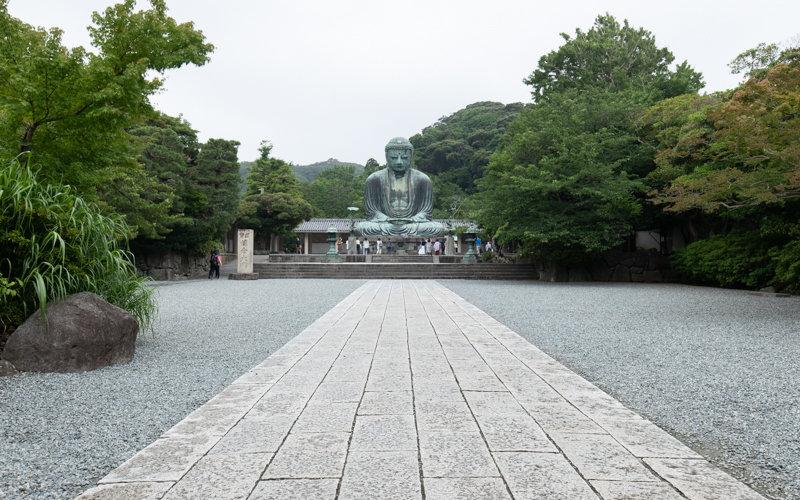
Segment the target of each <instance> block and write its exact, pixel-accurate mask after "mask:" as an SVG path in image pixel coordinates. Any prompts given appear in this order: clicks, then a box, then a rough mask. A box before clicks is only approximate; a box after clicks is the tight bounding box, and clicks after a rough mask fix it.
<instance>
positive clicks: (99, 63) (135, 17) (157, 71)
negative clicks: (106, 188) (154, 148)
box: [0, 0, 214, 193]
mask: <svg viewBox="0 0 800 500" xmlns="http://www.w3.org/2000/svg"><path fill="white" fill-rule="evenodd" d="M150 3H151V6H152V8H151V9H150V10H143V11H139V12H134V6H135V0H125V1H124V2H123V3H120V4H117V5H115V6H113V7H109V8H108V9H106V11H105V12H104V13H102V14H100V13H95V14H94V15H93V16H92V22H93V23H94V26H92V27H90V28H89V34H90V36H91V39H92V44H93V45H94V46H95V47H97V48H98V49H99V53H98V54H94V53H92V52H88V51H86V50H85V49H84V48H83V47H76V48H73V49H71V50H70V49H67V48H66V47H64V46H63V45H61V36H62V32H61V30H59V29H58V28H54V29H51V30H50V31H45V30H44V29H41V28H33V27H31V26H29V25H27V24H25V23H23V22H22V21H20V20H18V19H15V18H13V17H11V16H10V15H9V13H8V9H7V6H6V0H3V1H2V2H1V3H0V39H3V40H4V43H3V44H2V45H1V46H0V95H2V96H3V99H2V100H0V114H1V115H3V118H4V119H3V120H2V125H0V147H2V148H3V149H5V150H7V151H14V150H17V151H23V152H24V151H32V152H33V153H35V154H36V158H37V161H38V162H39V163H40V164H42V165H44V166H45V168H44V169H43V171H42V172H41V174H43V175H46V176H47V177H48V178H50V179H53V180H56V181H61V182H64V183H66V184H70V185H73V186H76V187H77V188H78V189H79V190H80V191H81V192H82V193H83V192H87V193H91V190H92V188H93V187H94V186H96V185H97V184H99V183H100V182H102V180H103V179H104V178H105V176H107V175H110V174H109V173H108V172H106V170H108V169H112V170H113V169H116V168H133V167H135V165H133V164H132V163H131V161H130V159H131V158H132V157H134V156H135V154H131V153H132V147H133V145H132V143H131V141H130V140H129V138H128V136H127V134H126V133H125V129H127V128H129V127H131V126H132V125H135V124H136V123H137V122H139V121H140V120H142V119H143V118H145V117H146V116H148V115H150V114H151V113H152V107H151V105H150V102H149V99H148V97H149V96H150V95H153V94H154V93H156V92H157V91H158V90H159V89H160V88H161V86H162V84H163V81H162V80H161V79H160V78H159V77H158V76H157V75H161V74H163V73H164V72H165V71H166V70H168V69H173V68H179V67H181V66H183V65H184V64H194V65H198V66H201V65H203V64H205V63H206V62H208V60H209V58H208V54H209V53H210V52H211V51H212V50H213V48H214V47H213V46H212V45H210V44H206V43H204V40H205V37H204V36H203V34H202V32H200V31H198V30H195V29H194V27H193V25H192V23H184V24H178V23H177V22H176V21H175V20H174V19H172V18H170V17H168V16H167V14H166V11H167V8H166V5H165V3H164V1H163V0H151V2H150ZM154 75H156V76H154Z"/></svg>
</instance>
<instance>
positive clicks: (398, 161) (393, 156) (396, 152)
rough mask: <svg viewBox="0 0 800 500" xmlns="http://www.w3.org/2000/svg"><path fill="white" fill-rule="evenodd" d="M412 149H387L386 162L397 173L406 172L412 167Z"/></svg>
mask: <svg viewBox="0 0 800 500" xmlns="http://www.w3.org/2000/svg"><path fill="white" fill-rule="evenodd" d="M411 157H412V151H411V150H410V149H390V150H388V151H386V164H387V165H389V168H391V169H392V171H393V172H394V173H396V174H404V173H405V172H406V171H407V170H408V169H409V168H411Z"/></svg>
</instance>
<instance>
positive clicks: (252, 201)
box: [237, 192, 314, 238]
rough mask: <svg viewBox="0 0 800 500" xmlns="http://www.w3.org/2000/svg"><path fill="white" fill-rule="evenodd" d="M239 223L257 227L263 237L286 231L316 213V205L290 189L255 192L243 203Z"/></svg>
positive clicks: (244, 226) (240, 207)
mask: <svg viewBox="0 0 800 500" xmlns="http://www.w3.org/2000/svg"><path fill="white" fill-rule="evenodd" d="M238 215H239V218H238V222H237V225H238V226H239V227H240V228H243V229H255V230H257V231H258V232H259V235H260V237H262V238H264V237H266V236H268V235H270V234H277V235H286V234H289V233H291V232H292V231H294V228H296V227H297V226H298V225H299V224H300V223H301V222H303V221H304V220H308V219H310V218H311V217H313V216H314V208H313V207H312V206H311V205H310V204H309V203H308V202H307V201H306V200H304V199H303V198H300V197H297V196H292V195H290V194H288V193H266V192H265V193H264V194H257V195H251V196H248V197H247V198H245V199H244V200H243V201H242V202H241V203H240V204H239V214H238Z"/></svg>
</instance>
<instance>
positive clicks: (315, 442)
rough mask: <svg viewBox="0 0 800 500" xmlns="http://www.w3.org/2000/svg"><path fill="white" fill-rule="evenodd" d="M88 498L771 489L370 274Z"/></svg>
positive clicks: (536, 357) (424, 289)
mask: <svg viewBox="0 0 800 500" xmlns="http://www.w3.org/2000/svg"><path fill="white" fill-rule="evenodd" d="M78 498H79V499H81V500H87V499H93V500H100V499H130V500H145V499H147V500H169V499H179V498H193V499H194V498H220V499H249V500H257V499H258V500H267V499H280V500H291V499H304V500H305V499H332V500H333V499H337V500H339V499H341V500H350V499H377V498H380V499H409V500H415V499H420V500H421V499H427V500H439V499H447V500H451V499H502V500H508V499H516V500H523V499H525V500H528V499H541V500H553V499H565V500H583V499H587V500H588V499H591V500H598V499H603V500H637V499H664V500H672V499H681V498H683V499H686V498H688V499H690V500H711V499H723V498H724V499H732V500H754V499H763V497H762V496H760V495H759V494H757V493H756V492H754V491H753V490H751V489H750V488H748V487H747V486H745V485H744V484H742V483H740V482H738V481H736V480H735V479H733V478H732V477H730V476H729V475H728V474H726V473H724V472H722V471H721V470H719V469H717V468H716V467H714V466H712V465H711V464H710V463H708V462H707V461H705V460H703V459H702V458H701V457H700V456H699V455H697V454H696V453H695V452H694V451H692V450H690V449H689V448H687V447H686V446H685V445H683V444H682V443H681V442H680V441H678V440H677V439H675V438H673V437H672V436H670V435H669V434H667V433H666V432H664V431H663V430H661V429H659V428H658V427H657V426H655V425H654V424H652V423H651V422H649V421H647V420H645V419H643V418H642V417H641V416H639V415H637V414H636V413H635V412H633V411H631V410H629V409H628V408H625V407H624V406H623V405H622V404H621V403H619V402H618V401H616V400H615V399H614V398H612V397H611V396H609V395H608V394H606V393H605V392H603V391H602V390H600V389H599V388H597V387H596V386H594V385H593V384H591V383H589V382H588V381H586V380H584V379H583V378H581V377H580V376H578V375H577V374H575V373H573V372H572V371H570V370H569V369H567V368H566V367H564V366H563V365H561V364H559V363H558V362H556V361H555V360H553V359H552V358H550V357H549V356H548V355H547V354H545V353H543V352H542V351H541V350H539V349H537V348H536V347H535V346H533V345H531V344H530V343H528V342H527V341H525V340H524V339H523V338H522V337H520V336H519V335H517V334H516V333H514V332H512V331H511V330H509V329H508V328H507V327H505V326H504V325H502V324H500V323H499V322H498V321H496V320H495V319H493V318H492V317H490V316H489V315H487V314H486V313H484V312H483V311H481V310H480V309H478V308H476V307H475V306H473V305H472V304H470V303H468V302H466V301H465V300H463V299H462V298H461V297H459V296H458V295H456V294H454V293H453V292H451V291H450V290H448V289H447V288H445V287H443V286H442V285H440V284H438V283H436V282H434V281H412V280H402V281H392V280H385V281H381V280H374V281H370V282H368V283H366V284H365V285H364V286H362V287H361V288H359V289H358V290H357V291H355V292H354V293H353V294H351V295H350V296H348V297H347V298H345V299H344V300H343V301H342V302H340V303H339V304H337V305H336V306H335V307H334V308H333V309H331V310H330V311H328V312H327V313H325V314H324V315H323V316H322V317H321V318H320V319H319V320H317V321H316V322H315V323H314V324H312V325H311V326H309V327H308V328H306V329H305V330H303V332H301V333H300V334H299V335H298V336H297V337H296V338H295V339H293V340H292V341H290V342H289V343H287V344H286V345H285V346H284V347H283V348H281V349H280V350H278V351H277V352H276V353H274V354H273V355H272V356H270V357H269V358H267V359H266V360H265V361H264V362H263V363H261V364H259V365H258V366H256V367H254V368H253V369H252V370H250V371H249V372H247V373H245V374H244V375H242V376H241V377H240V378H239V379H237V380H236V381H235V382H234V383H233V384H232V385H231V386H230V387H228V388H227V389H225V390H224V391H222V392H221V393H220V394H218V395H217V396H215V397H214V398H212V399H211V400H210V401H209V402H208V403H206V404H205V405H203V406H202V407H200V408H198V409H197V410H196V411H195V412H193V413H192V414H191V415H189V416H188V417H187V418H186V419H184V420H183V421H182V422H180V423H178V424H177V425H176V426H175V427H173V428H172V429H170V430H169V431H167V432H166V433H164V435H163V436H162V437H161V438H160V439H158V440H157V441H156V442H154V443H153V444H151V445H150V446H148V447H147V448H145V449H144V450H142V451H140V452H139V453H138V454H136V455H134V456H133V457H132V458H131V459H130V460H128V461H127V462H125V463H124V464H122V465H121V466H120V467H119V468H117V469H116V470H114V471H113V472H111V473H110V474H109V475H108V476H106V477H105V478H103V479H101V480H100V481H99V485H98V486H97V487H95V488H92V489H91V490H89V491H87V492H85V493H84V494H83V495H81V496H80V497H78Z"/></svg>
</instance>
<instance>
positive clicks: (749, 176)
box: [652, 59, 800, 213]
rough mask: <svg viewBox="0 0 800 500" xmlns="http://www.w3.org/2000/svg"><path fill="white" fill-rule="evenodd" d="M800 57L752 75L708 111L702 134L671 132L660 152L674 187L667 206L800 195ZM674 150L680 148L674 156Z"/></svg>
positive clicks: (726, 205)
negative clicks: (761, 76)
mask: <svg viewBox="0 0 800 500" xmlns="http://www.w3.org/2000/svg"><path fill="white" fill-rule="evenodd" d="M798 106H800V59H799V60H795V61H793V62H792V63H791V64H778V65H776V66H775V67H774V68H773V69H771V70H769V71H768V72H767V73H766V74H765V76H764V79H763V80H760V81H759V80H756V79H751V80H749V81H748V82H747V83H745V84H744V86H743V87H742V88H741V89H740V90H738V91H737V92H735V93H734V94H733V96H732V97H731V98H730V101H729V102H727V103H725V104H724V106H718V107H711V108H707V109H705V110H704V113H705V118H706V119H705V124H703V126H701V127H699V130H698V133H695V134H691V135H688V136H680V137H671V138H670V139H671V140H670V143H669V144H668V145H669V146H671V148H670V150H668V152H665V153H664V154H660V155H659V157H658V161H659V168H660V170H662V171H663V172H668V173H673V175H674V176H672V177H671V178H670V175H662V177H663V178H664V179H665V180H670V181H671V184H670V185H669V186H668V187H666V188H664V189H662V190H661V191H660V192H657V193H654V196H653V198H652V199H653V201H654V202H655V203H657V204H663V205H666V208H665V210H668V211H673V212H679V213H680V212H686V211H689V210H694V209H699V210H703V211H705V212H709V213H713V212H720V211H732V210H738V209H742V208H747V207H755V206H759V205H764V204H782V203H784V202H785V201H786V200H790V199H795V198H800V144H799V143H798V141H797V138H798V137H800V116H798V109H800V108H799V107H798ZM672 151H677V152H678V154H674V153H673V152H672Z"/></svg>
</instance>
